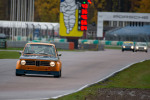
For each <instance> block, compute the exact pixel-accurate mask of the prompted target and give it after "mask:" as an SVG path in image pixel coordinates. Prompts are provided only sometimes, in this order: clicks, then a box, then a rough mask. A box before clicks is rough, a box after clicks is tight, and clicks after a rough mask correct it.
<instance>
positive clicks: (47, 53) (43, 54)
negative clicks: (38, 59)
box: [38, 53, 49, 55]
mask: <svg viewBox="0 0 150 100" xmlns="http://www.w3.org/2000/svg"><path fill="white" fill-rule="evenodd" d="M38 54H42V55H49V54H48V53H38Z"/></svg>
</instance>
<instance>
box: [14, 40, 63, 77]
mask: <svg viewBox="0 0 150 100" xmlns="http://www.w3.org/2000/svg"><path fill="white" fill-rule="evenodd" d="M59 56H61V54H59V55H58V53H57V49H56V47H55V45H54V44H50V43H27V44H26V45H25V48H24V50H23V52H22V53H21V56H20V58H19V60H18V61H17V64H16V76H21V75H26V74H45V75H54V77H61V69H62V68H61V65H62V64H61V61H60V59H59Z"/></svg>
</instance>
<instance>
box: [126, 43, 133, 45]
mask: <svg viewBox="0 0 150 100" xmlns="http://www.w3.org/2000/svg"><path fill="white" fill-rule="evenodd" d="M124 45H133V43H124Z"/></svg>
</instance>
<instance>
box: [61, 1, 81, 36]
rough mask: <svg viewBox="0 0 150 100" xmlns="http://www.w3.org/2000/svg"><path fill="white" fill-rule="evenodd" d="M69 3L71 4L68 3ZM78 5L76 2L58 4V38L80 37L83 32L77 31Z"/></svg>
mask: <svg viewBox="0 0 150 100" xmlns="http://www.w3.org/2000/svg"><path fill="white" fill-rule="evenodd" d="M70 1H71V2H70ZM77 8H78V4H77V2H76V0H61V2H60V30H59V31H60V32H59V33H60V36H64V37H82V36H83V31H79V30H78V9H77Z"/></svg>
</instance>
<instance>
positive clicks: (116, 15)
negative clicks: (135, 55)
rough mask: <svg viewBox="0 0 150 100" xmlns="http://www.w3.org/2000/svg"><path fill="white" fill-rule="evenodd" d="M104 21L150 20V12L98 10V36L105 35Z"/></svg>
mask: <svg viewBox="0 0 150 100" xmlns="http://www.w3.org/2000/svg"><path fill="white" fill-rule="evenodd" d="M103 21H125V22H150V14H149V13H120V12H98V22H97V24H98V25H97V37H103Z"/></svg>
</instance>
